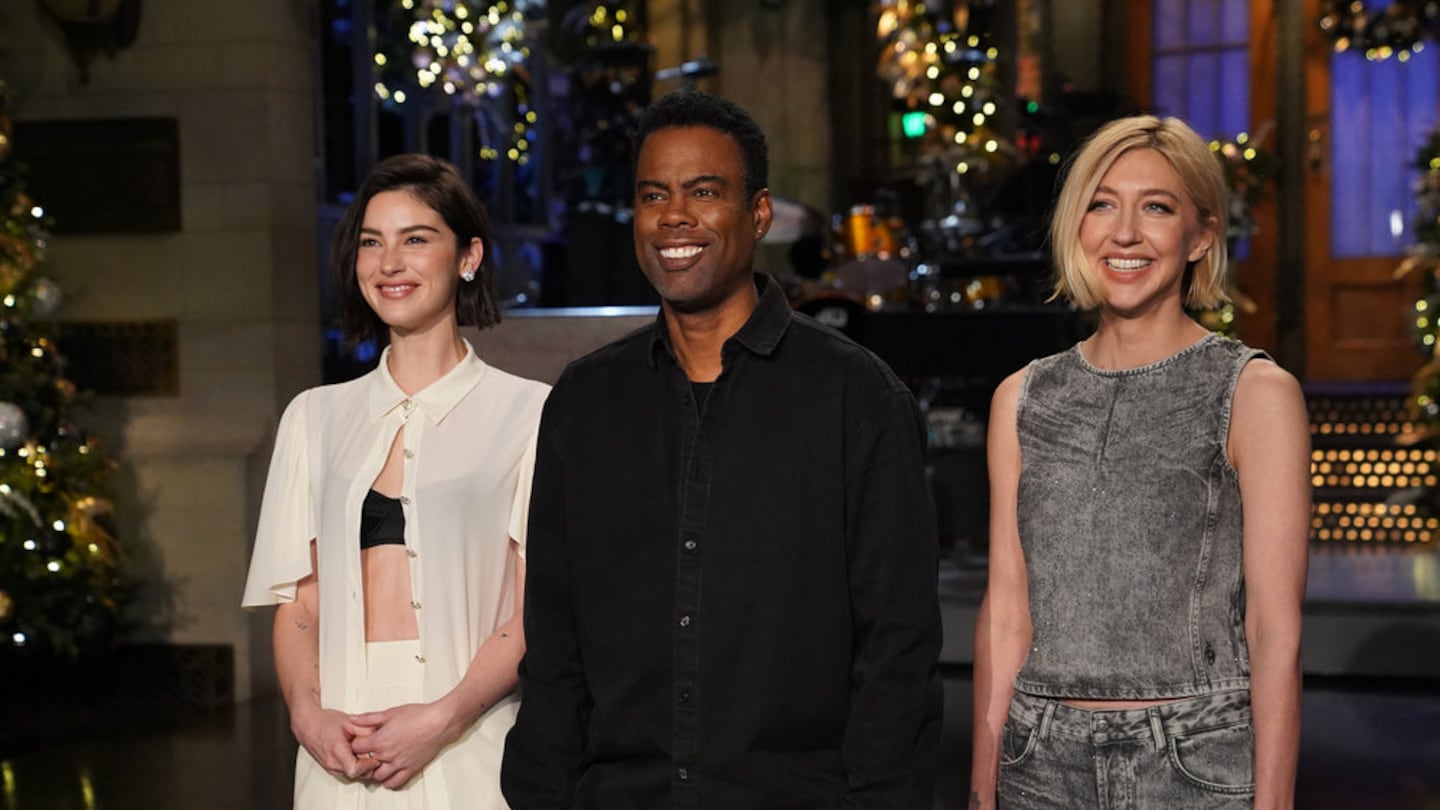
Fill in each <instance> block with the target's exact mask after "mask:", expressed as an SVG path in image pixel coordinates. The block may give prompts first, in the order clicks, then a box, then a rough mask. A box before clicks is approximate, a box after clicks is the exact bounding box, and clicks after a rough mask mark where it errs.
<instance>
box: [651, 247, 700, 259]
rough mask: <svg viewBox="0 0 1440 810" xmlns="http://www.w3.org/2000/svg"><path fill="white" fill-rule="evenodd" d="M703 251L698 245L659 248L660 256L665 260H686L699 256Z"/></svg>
mask: <svg viewBox="0 0 1440 810" xmlns="http://www.w3.org/2000/svg"><path fill="white" fill-rule="evenodd" d="M702 250H704V248H703V247H701V246H699V245H682V246H681V247H668V248H660V255H661V257H663V258H666V259H688V258H690V257H691V256H699V255H700V251H702Z"/></svg>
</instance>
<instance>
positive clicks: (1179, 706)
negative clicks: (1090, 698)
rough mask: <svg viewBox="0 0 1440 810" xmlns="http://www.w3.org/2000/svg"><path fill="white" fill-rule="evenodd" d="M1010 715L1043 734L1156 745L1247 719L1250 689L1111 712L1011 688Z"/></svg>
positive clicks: (1092, 740)
mask: <svg viewBox="0 0 1440 810" xmlns="http://www.w3.org/2000/svg"><path fill="white" fill-rule="evenodd" d="M1010 717H1011V719H1013V720H1015V721H1018V722H1021V723H1024V724H1026V725H1029V726H1031V727H1033V728H1036V729H1037V730H1038V732H1039V734H1040V736H1041V737H1042V738H1043V737H1044V736H1046V735H1048V734H1054V735H1057V736H1060V737H1069V738H1072V739H1083V740H1090V741H1091V742H1094V743H1107V742H1127V741H1136V742H1141V741H1150V742H1153V743H1154V745H1155V747H1156V748H1160V747H1162V746H1164V745H1165V741H1166V739H1168V738H1169V737H1181V736H1185V735H1187V734H1190V733H1193V732H1196V731H1203V730H1206V729H1212V728H1224V727H1226V726H1233V725H1240V724H1242V723H1248V722H1250V692H1249V691H1248V690H1243V689H1242V690H1237V691H1233V692H1220V693H1217V694H1214V695H1205V696H1203V697H1195V698H1184V699H1181V700H1177V701H1173V702H1171V703H1162V704H1160V705H1158V706H1150V707H1148V708H1144V709H1118V710H1113V711H1110V710H1092V709H1077V708H1075V707H1074V706H1067V705H1065V704H1064V703H1061V702H1060V701H1058V700H1055V699H1053V698H1045V697H1036V696H1035V695H1027V694H1025V693H1024V692H1016V693H1015V695H1014V698H1013V699H1012V700H1011V701H1010Z"/></svg>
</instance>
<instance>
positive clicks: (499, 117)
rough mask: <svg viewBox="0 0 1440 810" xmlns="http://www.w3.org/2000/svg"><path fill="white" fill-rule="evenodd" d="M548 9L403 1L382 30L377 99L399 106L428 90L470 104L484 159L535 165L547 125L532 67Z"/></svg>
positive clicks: (457, 0)
mask: <svg viewBox="0 0 1440 810" xmlns="http://www.w3.org/2000/svg"><path fill="white" fill-rule="evenodd" d="M543 11H544V3H543V2H540V0H496V1H495V2H491V3H484V2H480V3H477V2H466V0H398V4H396V5H392V6H391V7H390V8H389V9H387V10H386V11H384V12H383V13H382V14H381V15H380V23H379V24H378V25H377V27H376V49H375V53H374V57H373V58H374V62H375V74H376V82H375V87H374V92H375V97H376V98H378V99H379V100H380V101H381V102H382V103H383V104H385V105H387V106H390V107H396V108H398V107H402V106H404V105H405V104H407V103H409V102H410V101H412V98H413V97H414V96H416V95H418V94H426V95H427V96H428V97H430V98H432V99H438V100H441V101H442V102H443V103H447V104H451V105H454V106H456V107H460V108H465V109H469V110H471V111H472V112H474V113H475V116H476V121H477V124H478V127H477V129H478V133H477V134H478V135H479V136H480V140H481V144H480V146H479V149H478V155H479V157H480V158H481V159H482V160H496V159H498V158H499V157H500V156H501V155H502V154H503V155H505V156H506V157H508V158H509V159H510V160H512V161H514V162H516V163H519V164H522V165H523V164H525V163H527V162H528V161H529V156H528V152H529V150H530V149H531V147H532V146H533V144H534V141H535V138H536V131H535V127H536V124H537V123H538V122H539V117H538V115H537V114H536V112H535V110H534V109H533V108H532V107H531V104H530V100H529V90H528V87H529V81H530V77H529V71H528V70H527V64H528V62H529V60H530V59H531V57H532V55H533V50H534V47H535V43H534V42H533V32H532V30H531V29H532V21H533V20H534V19H535V16H536V15H537V14H539V13H541V12H543ZM512 120H513V123H512ZM497 121H503V122H504V123H503V124H497V123H496V122H497Z"/></svg>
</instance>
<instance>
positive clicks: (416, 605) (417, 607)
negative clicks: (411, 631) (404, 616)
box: [410, 602, 420, 610]
mask: <svg viewBox="0 0 1440 810" xmlns="http://www.w3.org/2000/svg"><path fill="white" fill-rule="evenodd" d="M410 607H412V608H415V609H416V610H419V609H420V603H419V602H411V603H410Z"/></svg>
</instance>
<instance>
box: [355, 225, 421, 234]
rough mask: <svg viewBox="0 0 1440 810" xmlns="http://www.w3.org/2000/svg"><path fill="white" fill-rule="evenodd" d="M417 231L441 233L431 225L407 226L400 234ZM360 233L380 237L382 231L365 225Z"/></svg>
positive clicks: (361, 227)
mask: <svg viewBox="0 0 1440 810" xmlns="http://www.w3.org/2000/svg"><path fill="white" fill-rule="evenodd" d="M416 231H429V232H430V233H440V229H439V228H435V227H432V226H430V225H406V226H405V227H403V228H401V229H400V233H402V234H405V233H415V232H416ZM360 233H373V234H376V235H377V236H378V235H379V234H380V229H379V228H371V227H367V226H365V225H361V226H360Z"/></svg>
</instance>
